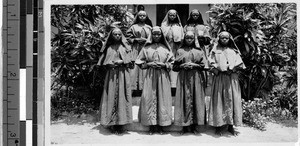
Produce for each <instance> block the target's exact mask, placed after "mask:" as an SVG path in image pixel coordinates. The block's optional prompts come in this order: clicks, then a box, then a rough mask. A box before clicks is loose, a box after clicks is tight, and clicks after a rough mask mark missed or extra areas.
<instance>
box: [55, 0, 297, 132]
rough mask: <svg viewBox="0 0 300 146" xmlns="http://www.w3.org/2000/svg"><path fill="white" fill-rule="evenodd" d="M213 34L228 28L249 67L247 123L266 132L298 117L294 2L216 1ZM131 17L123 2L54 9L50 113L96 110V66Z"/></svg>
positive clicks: (100, 74) (99, 80)
mask: <svg viewBox="0 0 300 146" xmlns="http://www.w3.org/2000/svg"><path fill="white" fill-rule="evenodd" d="M208 13H211V14H215V15H211V16H212V17H210V20H211V21H209V22H208V25H209V27H210V32H211V35H212V37H213V38H216V34H217V33H218V32H220V31H222V30H227V31H229V32H230V33H231V34H232V35H233V37H234V39H235V42H236V44H237V45H238V47H239V49H240V51H241V54H242V57H243V60H244V62H245V65H246V67H247V69H245V70H242V71H240V72H239V75H240V83H241V88H242V91H243V92H242V97H243V111H244V112H243V120H244V123H246V124H248V125H250V126H253V127H255V128H257V129H260V130H263V129H264V125H265V122H266V121H267V120H268V119H270V118H269V117H285V118H297V117H298V114H297V113H298V105H297V23H296V19H297V16H296V4H295V3H255V4H214V5H212V6H211V8H210V11H208ZM132 21H133V15H132V14H131V13H130V12H128V10H127V7H126V6H125V5H53V6H52V7H51V25H52V27H53V28H54V29H52V30H56V31H53V34H52V40H51V47H52V48H51V59H52V62H51V65H52V66H51V73H52V86H51V90H52V96H51V116H52V119H53V120H54V119H57V118H59V117H61V116H62V115H63V113H66V112H67V113H74V114H81V113H89V112H92V111H95V110H97V109H98V106H99V103H100V96H101V93H102V88H103V80H104V75H105V70H104V69H102V68H100V69H98V68H95V64H96V63H97V61H98V58H99V56H100V55H101V54H100V53H99V49H100V48H101V47H102V42H103V41H104V39H105V37H106V35H107V33H108V32H109V30H110V28H111V25H112V24H114V25H118V26H119V27H121V28H122V30H123V31H126V30H127V28H128V27H129V26H130V25H131V24H132Z"/></svg>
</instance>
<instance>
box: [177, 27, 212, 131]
mask: <svg viewBox="0 0 300 146" xmlns="http://www.w3.org/2000/svg"><path fill="white" fill-rule="evenodd" d="M196 42H197V39H196V38H195V33H194V32H193V31H187V32H186V34H185V38H184V41H183V44H182V46H181V47H180V48H179V49H178V50H177V55H176V59H175V62H174V65H173V70H175V71H178V72H179V73H178V79H177V85H176V97H175V110H174V124H175V125H178V126H183V128H182V131H181V132H180V134H184V133H186V132H187V131H188V130H191V131H192V132H193V133H194V134H198V130H197V125H204V124H205V123H206V122H205V121H206V118H205V117H206V114H205V94H204V79H203V76H202V71H203V69H204V68H208V66H207V65H208V64H207V60H206V56H205V53H204V52H203V50H202V49H200V48H199V47H197V45H196Z"/></svg>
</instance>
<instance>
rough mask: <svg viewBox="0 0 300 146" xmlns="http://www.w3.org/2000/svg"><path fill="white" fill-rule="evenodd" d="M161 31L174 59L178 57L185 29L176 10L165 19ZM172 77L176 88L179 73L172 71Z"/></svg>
mask: <svg viewBox="0 0 300 146" xmlns="http://www.w3.org/2000/svg"><path fill="white" fill-rule="evenodd" d="M161 29H162V31H163V34H164V36H165V37H166V39H167V41H168V43H169V45H170V47H171V50H172V53H173V55H174V57H176V51H177V50H178V49H179V46H180V44H181V42H182V40H183V37H184V33H183V27H182V25H181V21H180V18H179V15H178V13H177V11H176V10H174V9H171V10H169V11H168V13H167V14H166V16H165V18H164V19H163V21H162V23H161ZM170 76H171V87H172V88H175V87H176V80H177V73H176V72H173V71H170Z"/></svg>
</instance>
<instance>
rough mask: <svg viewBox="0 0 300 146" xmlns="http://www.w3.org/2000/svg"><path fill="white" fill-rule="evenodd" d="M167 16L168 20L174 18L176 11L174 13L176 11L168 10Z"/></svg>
mask: <svg viewBox="0 0 300 146" xmlns="http://www.w3.org/2000/svg"><path fill="white" fill-rule="evenodd" d="M168 17H169V20H170V21H174V20H175V18H176V17H177V13H176V11H172V10H171V11H170V12H169V14H168Z"/></svg>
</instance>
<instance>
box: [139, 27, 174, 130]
mask: <svg viewBox="0 0 300 146" xmlns="http://www.w3.org/2000/svg"><path fill="white" fill-rule="evenodd" d="M173 61H174V57H173V53H172V52H171V49H170V47H169V44H168V42H167V41H166V39H165V37H164V35H163V33H162V29H161V28H160V27H158V26H156V27H153V30H152V33H151V37H150V38H149V40H148V41H147V43H146V44H145V47H144V48H143V49H142V51H141V52H140V54H139V56H138V57H137V59H136V61H135V63H136V64H137V65H138V66H139V67H141V68H142V69H144V70H145V71H146V73H145V76H144V80H145V81H144V87H143V88H144V90H143V92H142V96H141V102H140V108H139V115H138V116H139V122H140V123H141V124H142V125H145V126H150V130H149V134H150V135H152V134H153V133H154V132H155V131H158V132H159V133H160V134H163V129H162V127H163V126H169V125H171V122H172V97H171V87H170V76H169V71H170V70H171V68H172V63H173Z"/></svg>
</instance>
